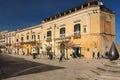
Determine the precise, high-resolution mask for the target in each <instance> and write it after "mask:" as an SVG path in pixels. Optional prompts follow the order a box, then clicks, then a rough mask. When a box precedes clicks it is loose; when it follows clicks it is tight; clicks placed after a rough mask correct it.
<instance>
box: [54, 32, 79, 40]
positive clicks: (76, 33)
mask: <svg viewBox="0 0 120 80" xmlns="http://www.w3.org/2000/svg"><path fill="white" fill-rule="evenodd" d="M72 36H80V31H75V32H73V33H64V34H60V35H56V36H55V39H61V38H69V37H72Z"/></svg>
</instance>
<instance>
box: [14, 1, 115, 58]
mask: <svg viewBox="0 0 120 80" xmlns="http://www.w3.org/2000/svg"><path fill="white" fill-rule="evenodd" d="M115 34H116V33H115V14H114V12H113V11H112V10H110V9H109V8H107V7H106V6H105V5H103V4H101V2H100V1H99V0H90V1H88V2H85V3H83V4H81V5H79V6H77V7H74V8H72V9H70V10H67V11H64V12H62V13H59V14H57V15H54V16H51V17H48V18H45V19H43V21H42V23H41V24H40V25H36V26H32V27H29V28H25V29H21V30H18V31H16V36H15V39H16V41H15V44H16V53H17V54H23V53H24V54H26V55H29V54H33V53H39V54H42V53H43V54H44V53H46V52H47V51H46V48H47V47H48V46H49V47H51V52H52V53H53V54H55V55H60V54H61V51H63V53H64V55H65V57H70V55H72V54H73V52H74V53H75V54H76V56H78V57H81V55H82V56H84V57H85V58H92V55H93V52H94V53H95V56H96V55H97V53H98V52H99V53H100V55H104V54H105V53H106V52H107V51H109V49H110V47H111V44H112V42H115Z"/></svg>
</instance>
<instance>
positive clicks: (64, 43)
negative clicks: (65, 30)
mask: <svg viewBox="0 0 120 80" xmlns="http://www.w3.org/2000/svg"><path fill="white" fill-rule="evenodd" d="M62 46H64V47H65V48H66V59H68V49H71V48H73V47H74V46H75V44H74V43H73V42H71V41H62V42H61V44H60V47H62Z"/></svg>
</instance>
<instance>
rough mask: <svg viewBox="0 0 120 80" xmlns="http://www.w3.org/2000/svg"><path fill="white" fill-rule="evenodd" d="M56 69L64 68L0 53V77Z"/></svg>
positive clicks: (4, 77)
mask: <svg viewBox="0 0 120 80" xmlns="http://www.w3.org/2000/svg"><path fill="white" fill-rule="evenodd" d="M57 69H64V67H59V66H52V65H47V64H42V63H36V62H32V61H27V60H24V59H23V58H15V57H11V56H7V55H1V54H0V79H6V78H10V77H16V76H23V75H27V74H34V73H39V72H45V71H51V70H57Z"/></svg>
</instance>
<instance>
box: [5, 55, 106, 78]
mask: <svg viewBox="0 0 120 80" xmlns="http://www.w3.org/2000/svg"><path fill="white" fill-rule="evenodd" d="M11 56H14V57H19V58H24V59H26V60H29V61H33V62H37V63H42V64H47V65H52V66H59V67H64V68H63V69H58V70H51V71H46V72H40V73H34V74H28V75H24V76H17V77H11V78H7V79H4V80H89V79H88V78H86V76H85V74H84V71H87V70H88V69H91V68H95V67H96V66H102V65H103V63H105V62H108V60H106V59H100V60H96V59H85V58H82V59H79V58H77V59H73V58H71V59H69V60H63V62H59V60H58V59H53V60H48V59H47V58H37V59H32V56H23V55H14V54H11ZM44 67H45V66H41V68H44Z"/></svg>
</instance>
